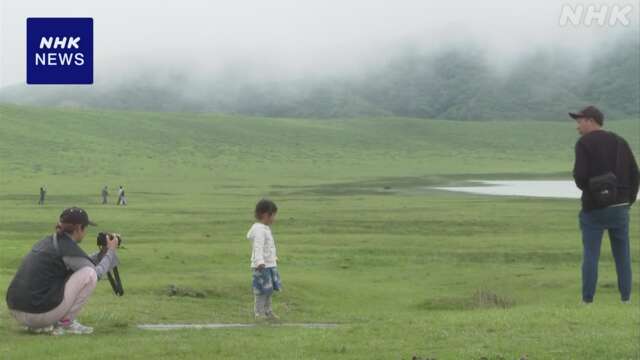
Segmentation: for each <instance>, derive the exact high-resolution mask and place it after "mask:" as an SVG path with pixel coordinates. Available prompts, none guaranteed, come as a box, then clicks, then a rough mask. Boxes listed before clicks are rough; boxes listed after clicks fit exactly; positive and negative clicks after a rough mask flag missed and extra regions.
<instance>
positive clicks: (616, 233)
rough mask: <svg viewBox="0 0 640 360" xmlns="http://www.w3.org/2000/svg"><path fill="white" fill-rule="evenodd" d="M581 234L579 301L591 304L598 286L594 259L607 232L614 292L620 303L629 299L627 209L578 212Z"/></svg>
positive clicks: (629, 269) (629, 265)
mask: <svg viewBox="0 0 640 360" xmlns="http://www.w3.org/2000/svg"><path fill="white" fill-rule="evenodd" d="M580 230H581V231H582V247H583V258H582V300H584V301H585V302H592V301H593V296H594V295H595V293H596V283H597V282H598V259H599V258H600V244H601V243H602V236H603V234H604V231H605V230H607V231H608V232H609V240H610V241H611V252H612V253H613V259H614V260H615V263H616V273H617V274H618V290H619V291H620V296H621V298H622V300H623V301H626V300H629V297H630V296H631V255H630V251H629V206H626V205H625V206H614V207H608V208H604V209H596V210H591V211H588V212H585V211H581V212H580Z"/></svg>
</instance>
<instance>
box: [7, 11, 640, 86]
mask: <svg viewBox="0 0 640 360" xmlns="http://www.w3.org/2000/svg"><path fill="white" fill-rule="evenodd" d="M564 4H574V5H575V4H584V5H590V4H596V5H602V4H617V5H620V6H624V5H631V6H633V12H632V15H631V17H630V19H631V25H630V26H631V27H632V28H634V29H636V28H637V26H638V4H637V1H599V0H598V1H597V2H595V3H594V2H592V1H558V0H537V1H533V0H527V1H514V0H484V1H477V0H466V1H460V0H458V1H452V0H437V1H436V0H422V1H420V0H394V1H391V0H389V1H383V0H342V1H340V0H322V1H301V0H269V1H264V0H252V1H249V0H236V1H204V0H182V1H167V0H164V1H162V0H156V1H131V0H129V1H124V0H110V1H100V2H97V1H80V0H56V1H49V0H37V1H36V0H0V11H1V13H0V21H1V24H0V25H1V26H0V40H1V44H0V61H1V63H0V66H1V71H0V86H5V85H9V84H13V83H24V81H25V31H26V30H25V29H26V24H25V22H26V20H25V19H26V18H27V17H44V16H51V17H58V16H65V17H74V16H90V17H93V18H94V52H95V60H94V67H95V75H96V81H97V82H100V81H104V80H105V79H109V78H112V77H117V76H122V74H125V73H126V72H127V71H132V70H136V69H138V68H145V67H148V66H159V67H166V68H185V69H189V70H198V71H203V72H213V71H219V70H220V69H223V67H224V66H228V65H229V64H237V63H241V64H249V65H254V68H255V69H256V70H255V72H256V74H257V75H258V76H276V77H277V76H290V75H305V74H310V73H311V74H315V75H318V74H324V73H336V72H340V71H353V70H358V69H359V68H361V67H363V66H366V65H368V64H371V63H375V62H380V61H384V60H385V59H386V58H388V57H389V56H391V55H392V54H394V53H396V52H397V51H399V50H402V49H403V47H417V48H420V49H425V50H429V49H436V48H439V47H443V46H447V45H451V44H464V43H466V42H472V43H475V44H477V45H479V46H482V47H483V48H487V49H489V50H490V53H491V58H492V60H493V61H495V63H496V64H499V65H501V64H508V63H509V61H510V60H511V59H513V58H515V57H516V56H517V55H520V54H522V53H526V52H528V51H533V49H545V48H554V47H563V48H569V49H572V50H574V51H576V54H577V55H578V56H581V55H584V54H587V53H588V51H589V50H590V49H592V48H594V47H596V46H599V44H601V43H603V42H606V41H607V40H608V39H610V38H612V37H614V36H615V35H616V33H620V32H624V31H628V30H629V29H628V27H625V26H621V25H618V26H615V27H607V26H604V27H603V26H598V25H595V26H593V25H592V26H590V27H589V26H565V27H562V26H560V25H559V18H560V13H561V7H562V5H564Z"/></svg>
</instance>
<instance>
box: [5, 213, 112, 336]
mask: <svg viewBox="0 0 640 360" xmlns="http://www.w3.org/2000/svg"><path fill="white" fill-rule="evenodd" d="M88 225H94V226H95V225H96V224H94V223H93V222H91V221H90V220H89V216H88V215H87V212H86V211H84V210H83V209H80V208H76V207H73V208H69V209H66V210H64V211H63V212H62V214H61V215H60V219H59V221H58V224H57V225H56V228H55V233H54V234H52V235H49V236H46V237H45V238H44V239H42V240H40V241H39V242H38V243H36V244H35V245H34V246H33V248H32V249H31V251H30V252H29V253H28V254H27V256H25V257H24V259H23V260H22V263H21V264H20V267H19V268H18V271H17V273H16V274H15V277H14V278H13V280H12V281H11V284H10V285H9V289H8V290H7V305H8V307H9V310H10V312H11V314H12V315H13V317H14V318H15V319H16V320H17V321H18V322H19V323H20V324H22V325H23V326H25V327H26V328H27V330H29V331H31V332H35V333H49V334H52V335H63V334H91V333H92V332H93V328H91V327H88V326H84V325H82V324H80V323H79V322H78V321H77V320H76V317H77V316H78V314H79V313H80V311H81V310H82V308H83V307H84V305H85V304H86V302H87V300H89V297H90V296H91V294H92V293H93V291H94V290H95V288H96V283H97V281H98V279H99V278H100V277H101V276H102V275H103V274H106V273H107V272H109V271H110V270H111V269H112V268H113V267H114V266H117V264H118V258H117V256H116V249H117V245H118V243H117V242H118V240H117V239H116V238H115V237H114V238H109V239H108V240H107V249H108V250H107V251H106V253H104V254H103V256H102V258H101V260H100V262H97V260H98V253H96V254H94V255H92V256H88V255H87V254H86V253H85V252H84V251H83V250H82V249H81V248H80V247H79V246H78V243H79V242H81V241H82V239H83V238H84V237H85V235H86V227H87V226H88Z"/></svg>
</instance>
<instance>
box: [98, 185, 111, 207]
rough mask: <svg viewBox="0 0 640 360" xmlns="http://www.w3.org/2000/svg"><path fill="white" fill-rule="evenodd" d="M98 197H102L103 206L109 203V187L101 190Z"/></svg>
mask: <svg viewBox="0 0 640 360" xmlns="http://www.w3.org/2000/svg"><path fill="white" fill-rule="evenodd" d="M100 195H102V204H103V205H104V204H106V203H108V202H109V187H108V186H107V185H105V186H104V187H103V188H102V191H101V193H100Z"/></svg>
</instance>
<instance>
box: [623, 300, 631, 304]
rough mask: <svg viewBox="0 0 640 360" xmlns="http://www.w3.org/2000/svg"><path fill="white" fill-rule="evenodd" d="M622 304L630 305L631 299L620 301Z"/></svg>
mask: <svg viewBox="0 0 640 360" xmlns="http://www.w3.org/2000/svg"><path fill="white" fill-rule="evenodd" d="M622 303H623V304H625V305H628V304H631V299H628V300H622Z"/></svg>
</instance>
